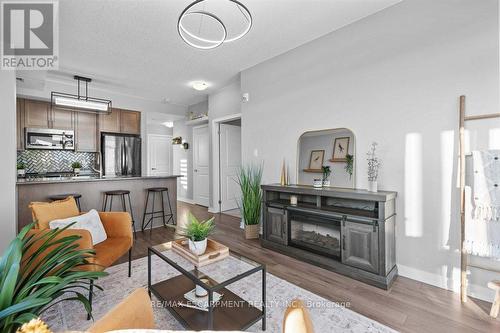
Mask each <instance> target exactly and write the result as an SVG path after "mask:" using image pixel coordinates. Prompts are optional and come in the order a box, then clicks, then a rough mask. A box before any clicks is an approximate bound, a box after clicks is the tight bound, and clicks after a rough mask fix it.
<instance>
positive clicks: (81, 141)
mask: <svg viewBox="0 0 500 333" xmlns="http://www.w3.org/2000/svg"><path fill="white" fill-rule="evenodd" d="M75 136H76V151H81V152H96V151H98V147H97V144H98V138H97V115H96V114H94V113H86V112H77V113H76V128H75Z"/></svg>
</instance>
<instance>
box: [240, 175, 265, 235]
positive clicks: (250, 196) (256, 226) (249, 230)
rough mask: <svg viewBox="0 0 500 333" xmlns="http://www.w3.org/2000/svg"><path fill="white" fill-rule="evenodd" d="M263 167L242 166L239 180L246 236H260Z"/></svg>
mask: <svg viewBox="0 0 500 333" xmlns="http://www.w3.org/2000/svg"><path fill="white" fill-rule="evenodd" d="M261 180H262V167H252V166H249V167H242V168H241V169H240V172H239V174H238V179H237V182H238V184H239V185H240V189H241V207H240V209H241V211H242V216H243V221H244V223H245V238H246V239H254V238H259V233H260V213H261V206H262V190H261V188H260V183H261Z"/></svg>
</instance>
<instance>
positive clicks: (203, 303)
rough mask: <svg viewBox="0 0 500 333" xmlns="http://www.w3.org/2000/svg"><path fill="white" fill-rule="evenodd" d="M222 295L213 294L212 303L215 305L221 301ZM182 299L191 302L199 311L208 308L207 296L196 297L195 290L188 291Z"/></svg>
mask: <svg viewBox="0 0 500 333" xmlns="http://www.w3.org/2000/svg"><path fill="white" fill-rule="evenodd" d="M222 296H224V295H223V294H219V293H218V292H214V296H213V303H217V302H218V301H220V300H221V298H222ZM184 298H185V299H187V300H188V301H189V302H191V303H192V304H193V305H194V306H196V307H198V308H200V310H205V309H207V308H208V294H207V295H206V296H201V297H200V296H196V289H193V290H191V291H188V292H187V293H185V294H184Z"/></svg>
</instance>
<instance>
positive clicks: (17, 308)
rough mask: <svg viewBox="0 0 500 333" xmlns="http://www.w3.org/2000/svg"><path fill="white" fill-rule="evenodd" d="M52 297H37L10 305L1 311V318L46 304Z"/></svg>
mask: <svg viewBox="0 0 500 333" xmlns="http://www.w3.org/2000/svg"><path fill="white" fill-rule="evenodd" d="M51 300H52V299H51V298H49V297H46V298H37V299H31V300H27V301H23V302H21V303H17V304H14V305H11V306H10V307H8V308H6V309H4V310H2V311H0V320H2V319H4V318H6V317H7V316H10V315H12V314H15V313H18V312H21V311H24V310H29V309H31V308H34V307H37V306H41V305H45V304H47V303H49V302H50V301H51Z"/></svg>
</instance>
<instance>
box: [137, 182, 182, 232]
mask: <svg viewBox="0 0 500 333" xmlns="http://www.w3.org/2000/svg"><path fill="white" fill-rule="evenodd" d="M147 191H148V192H147V195H146V206H145V207H144V215H143V216H142V226H141V228H142V231H144V229H146V228H147V227H148V225H149V224H150V223H151V225H150V227H149V232H151V231H152V230H153V220H154V219H155V218H160V217H161V218H162V219H163V226H164V227H166V226H167V223H168V222H170V220H172V225H175V220H174V214H173V213H172V206H171V205H170V197H169V196H168V187H151V188H148V189H147ZM163 192H167V202H168V209H169V212H170V213H169V214H165V205H164V201H165V200H164V196H163ZM156 193H159V194H160V198H161V210H158V211H155V199H156ZM150 194H153V203H152V207H151V211H150V212H148V202H149V195H150ZM155 214H161V215H157V216H155ZM147 215H151V217H150V218H149V220H148V222H147V223H146V225H144V221H145V220H146V216H147ZM165 217H168V219H167V220H165Z"/></svg>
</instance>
